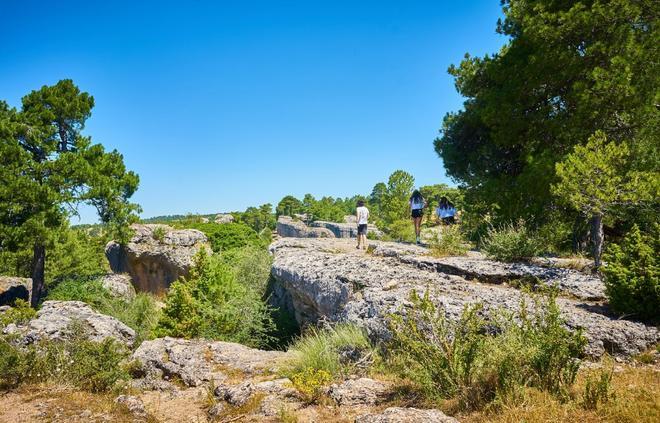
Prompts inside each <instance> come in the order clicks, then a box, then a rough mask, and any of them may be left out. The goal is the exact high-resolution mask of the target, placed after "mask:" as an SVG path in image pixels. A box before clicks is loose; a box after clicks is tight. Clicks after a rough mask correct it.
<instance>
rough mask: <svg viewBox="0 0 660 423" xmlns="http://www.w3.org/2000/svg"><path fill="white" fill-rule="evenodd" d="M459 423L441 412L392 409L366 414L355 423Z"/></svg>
mask: <svg viewBox="0 0 660 423" xmlns="http://www.w3.org/2000/svg"><path fill="white" fill-rule="evenodd" d="M418 422H424V423H458V420H456V419H455V418H453V417H449V416H447V415H446V414H445V413H443V412H442V411H440V410H420V409H417V408H401V407H390V408H387V409H386V410H385V411H383V412H382V413H378V414H366V415H362V416H359V417H358V418H356V419H355V423H418Z"/></svg>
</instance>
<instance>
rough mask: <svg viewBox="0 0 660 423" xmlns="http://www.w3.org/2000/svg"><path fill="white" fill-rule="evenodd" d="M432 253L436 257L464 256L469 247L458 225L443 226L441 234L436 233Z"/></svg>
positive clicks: (432, 243)
mask: <svg viewBox="0 0 660 423" xmlns="http://www.w3.org/2000/svg"><path fill="white" fill-rule="evenodd" d="M430 247H431V255H433V256H435V257H446V256H464V255H465V254H466V253H467V252H468V249H469V244H468V243H467V242H466V240H465V238H464V237H463V234H462V233H461V229H460V227H459V226H458V225H451V226H446V227H442V228H441V232H440V234H437V233H436V234H435V236H434V237H433V239H432V240H431V243H430Z"/></svg>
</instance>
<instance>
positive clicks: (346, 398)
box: [329, 377, 389, 405]
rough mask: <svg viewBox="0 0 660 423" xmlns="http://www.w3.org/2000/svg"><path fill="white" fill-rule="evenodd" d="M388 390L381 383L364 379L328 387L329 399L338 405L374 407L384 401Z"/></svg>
mask: <svg viewBox="0 0 660 423" xmlns="http://www.w3.org/2000/svg"><path fill="white" fill-rule="evenodd" d="M388 393H389V389H388V387H387V385H385V384H384V383H383V382H379V381H377V380H373V379H369V378H366V377H363V378H360V379H355V380H350V379H349V380H346V381H344V382H342V383H340V384H335V385H332V386H330V390H329V394H330V398H332V399H333V400H335V401H336V402H337V404H338V405H375V404H378V403H380V402H382V401H383V400H385V399H386V397H387V394H388Z"/></svg>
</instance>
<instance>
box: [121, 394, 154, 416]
mask: <svg viewBox="0 0 660 423" xmlns="http://www.w3.org/2000/svg"><path fill="white" fill-rule="evenodd" d="M115 402H116V403H117V404H123V405H124V406H126V408H128V411H130V412H131V413H132V414H133V415H135V416H137V417H144V416H146V415H147V410H146V409H145V408H144V403H143V402H142V400H141V399H140V398H138V397H136V396H133V395H120V396H118V397H117V398H115Z"/></svg>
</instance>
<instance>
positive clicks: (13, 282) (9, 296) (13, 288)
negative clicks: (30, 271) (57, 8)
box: [0, 276, 32, 306]
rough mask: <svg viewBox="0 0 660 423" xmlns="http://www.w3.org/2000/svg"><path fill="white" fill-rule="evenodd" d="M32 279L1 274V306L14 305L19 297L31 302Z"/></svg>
mask: <svg viewBox="0 0 660 423" xmlns="http://www.w3.org/2000/svg"><path fill="white" fill-rule="evenodd" d="M31 295H32V279H29V278H16V277H13V276H0V306H3V305H13V304H14V302H15V301H16V300H18V299H20V300H24V301H27V302H30V296H31Z"/></svg>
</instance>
